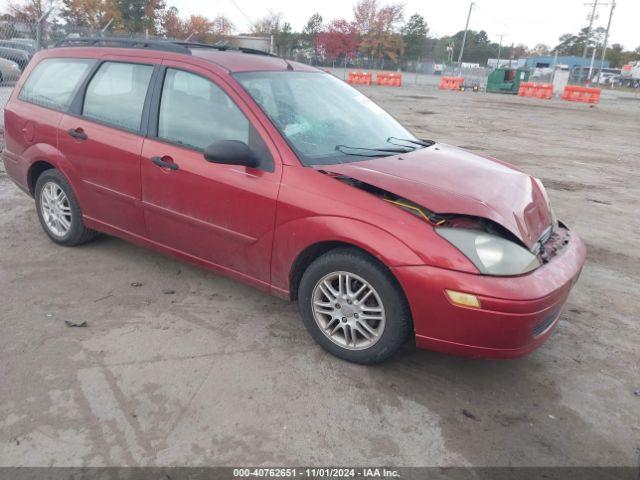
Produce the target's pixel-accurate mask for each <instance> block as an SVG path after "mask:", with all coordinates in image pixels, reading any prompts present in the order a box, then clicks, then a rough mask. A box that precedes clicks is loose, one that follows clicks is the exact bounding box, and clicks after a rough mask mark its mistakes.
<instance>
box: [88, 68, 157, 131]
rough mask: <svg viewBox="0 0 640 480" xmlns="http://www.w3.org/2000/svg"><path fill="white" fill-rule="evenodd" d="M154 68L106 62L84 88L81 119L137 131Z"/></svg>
mask: <svg viewBox="0 0 640 480" xmlns="http://www.w3.org/2000/svg"><path fill="white" fill-rule="evenodd" d="M152 73H153V67H152V66H151V65H139V64H135V63H116V62H105V63H104V64H103V65H102V66H101V67H100V68H99V69H98V71H97V72H96V74H95V75H94V77H93V78H92V79H91V81H90V82H89V85H88V86H87V91H86V93H85V97H84V107H83V109H82V115H83V116H85V117H87V118H91V119H94V120H97V121H99V122H103V123H108V124H110V125H114V126H116V127H120V128H125V129H127V130H139V129H140V121H141V120H142V109H143V107H144V99H145V97H146V95H147V89H148V87H149V81H150V80H151V74H152Z"/></svg>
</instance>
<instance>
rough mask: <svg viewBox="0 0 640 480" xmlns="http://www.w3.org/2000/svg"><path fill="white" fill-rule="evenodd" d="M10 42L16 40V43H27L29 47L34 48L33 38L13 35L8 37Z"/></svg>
mask: <svg viewBox="0 0 640 480" xmlns="http://www.w3.org/2000/svg"><path fill="white" fill-rule="evenodd" d="M9 40H10V41H12V42H16V43H21V44H22V45H27V46H29V47H31V48H33V49H34V50H37V49H36V41H35V40H34V39H33V38H18V37H14V38H10V39H9Z"/></svg>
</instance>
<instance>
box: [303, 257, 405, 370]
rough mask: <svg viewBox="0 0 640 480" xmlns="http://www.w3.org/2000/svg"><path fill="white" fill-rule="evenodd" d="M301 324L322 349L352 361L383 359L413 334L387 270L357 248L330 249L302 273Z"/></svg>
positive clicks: (369, 362)
mask: <svg viewBox="0 0 640 480" xmlns="http://www.w3.org/2000/svg"><path fill="white" fill-rule="evenodd" d="M298 305H299V308H300V312H301V315H302V319H303V322H304V324H305V326H306V328H307V330H308V331H309V333H310V334H311V336H312V337H313V338H314V340H315V341H316V342H318V343H319V344H320V345H321V346H322V347H323V348H324V349H325V350H327V351H329V352H330V353H332V354H333V355H335V356H337V357H340V358H342V359H344V360H348V361H350V362H356V363H363V364H373V363H378V362H381V361H383V360H386V359H387V358H389V357H390V356H391V355H393V354H394V353H395V352H396V351H397V350H398V349H399V348H400V347H401V346H402V344H403V343H404V342H405V341H406V339H407V337H408V335H409V334H410V332H411V326H412V324H411V315H410V313H409V308H408V305H407V302H406V300H405V298H404V295H403V293H402V291H401V289H400V287H399V286H398V284H397V282H396V281H395V279H394V278H393V277H392V276H391V274H390V273H389V271H388V270H387V269H386V268H385V267H384V266H383V265H381V264H380V263H378V262H377V261H376V260H374V259H373V258H371V257H370V256H369V255H367V254H365V253H363V252H361V251H359V250H356V249H350V248H345V249H338V250H332V251H330V252H328V253H326V254H324V255H322V256H321V257H319V258H318V259H316V260H315V261H314V262H313V263H312V264H311V265H310V266H309V267H308V268H307V270H306V271H305V272H304V274H303V276H302V279H301V281H300V288H299V290H298Z"/></svg>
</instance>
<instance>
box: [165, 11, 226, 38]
mask: <svg viewBox="0 0 640 480" xmlns="http://www.w3.org/2000/svg"><path fill="white" fill-rule="evenodd" d="M161 26H162V30H163V34H164V35H165V36H166V37H167V38H176V39H180V40H187V39H188V40H189V41H191V42H201V43H216V42H218V41H220V40H222V39H224V38H225V37H227V36H229V35H231V34H232V33H233V30H234V26H233V23H232V22H231V21H230V20H229V19H228V18H227V17H225V16H224V15H218V16H216V17H214V18H213V19H209V18H207V17H205V16H203V15H191V16H190V17H189V18H188V19H186V20H182V19H181V18H180V16H179V12H178V9H177V8H175V7H171V8H169V9H168V10H167V11H166V12H165V14H164V16H163V18H162V21H161Z"/></svg>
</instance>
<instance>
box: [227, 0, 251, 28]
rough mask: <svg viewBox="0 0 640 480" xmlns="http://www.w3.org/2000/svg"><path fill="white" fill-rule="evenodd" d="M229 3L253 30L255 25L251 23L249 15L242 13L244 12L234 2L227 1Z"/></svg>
mask: <svg viewBox="0 0 640 480" xmlns="http://www.w3.org/2000/svg"><path fill="white" fill-rule="evenodd" d="M229 1H230V2H231V3H232V4H233V6H234V7H236V8H237V9H238V11H239V12H240V13H241V14H242V16H243V17H244V18H246V20H247V22H249V26H250V27H251V28H255V25H254V23H253V22H252V21H251V19H250V18H249V15H247V14H246V13H244V10H242V9H241V8H240V7H239V6H238V4H237V3H236V2H235V0H229Z"/></svg>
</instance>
